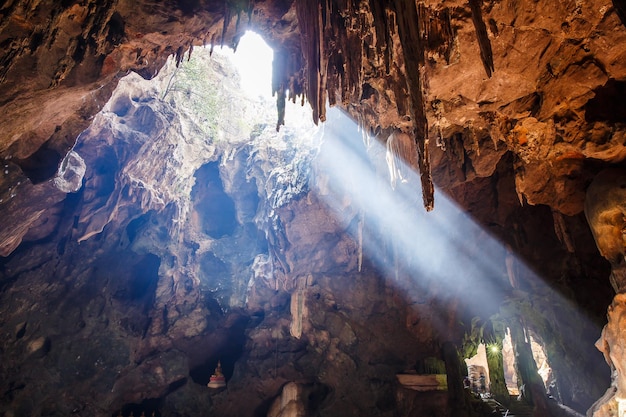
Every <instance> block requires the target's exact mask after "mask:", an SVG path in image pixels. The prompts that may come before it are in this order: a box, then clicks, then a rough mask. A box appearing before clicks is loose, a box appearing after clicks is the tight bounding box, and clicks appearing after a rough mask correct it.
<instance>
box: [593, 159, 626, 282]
mask: <svg viewBox="0 0 626 417" xmlns="http://www.w3.org/2000/svg"><path fill="white" fill-rule="evenodd" d="M585 214H586V215H587V221H588V222H589V225H590V227H591V230H592V232H593V235H594V238H595V240H596V244H597V246H598V249H599V250H600V254H602V256H604V257H605V258H606V259H607V260H608V261H609V262H611V265H612V268H613V285H614V286H615V290H616V291H618V292H623V291H624V290H625V289H626V288H625V287H624V279H623V276H624V268H625V262H626V260H625V258H624V256H625V254H626V241H625V240H624V233H625V231H626V172H624V171H623V170H621V169H608V170H605V171H603V172H601V173H600V174H599V175H598V176H597V177H596V178H595V179H594V181H593V182H592V183H591V185H590V186H589V189H588V190H587V199H586V201H585Z"/></svg>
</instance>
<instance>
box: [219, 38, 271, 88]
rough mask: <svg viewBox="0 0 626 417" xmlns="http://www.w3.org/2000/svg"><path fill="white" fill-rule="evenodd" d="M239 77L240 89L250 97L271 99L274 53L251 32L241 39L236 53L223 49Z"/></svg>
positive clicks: (261, 39)
mask: <svg viewBox="0 0 626 417" xmlns="http://www.w3.org/2000/svg"><path fill="white" fill-rule="evenodd" d="M221 52H222V53H225V54H227V55H228V56H229V57H230V59H231V61H232V62H233V63H234V64H235V68H237V71H238V72H239V75H240V76H241V88H242V89H243V91H245V92H246V93H248V94H249V95H250V97H254V98H256V97H259V96H261V97H263V98H268V99H269V98H271V97H272V60H273V59H274V51H273V50H272V48H270V47H269V46H268V45H267V43H265V41H264V40H263V38H262V37H261V36H260V35H258V34H256V33H254V32H251V31H247V32H246V34H245V35H244V36H242V37H241V40H240V41H239V44H238V45H237V52H235V53H233V52H232V50H230V49H227V48H224V49H222V50H221Z"/></svg>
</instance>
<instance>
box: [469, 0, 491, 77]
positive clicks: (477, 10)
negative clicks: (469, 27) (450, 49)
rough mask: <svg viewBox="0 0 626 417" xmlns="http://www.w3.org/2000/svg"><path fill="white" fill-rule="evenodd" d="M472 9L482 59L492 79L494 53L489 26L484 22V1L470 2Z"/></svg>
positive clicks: (473, 0)
mask: <svg viewBox="0 0 626 417" xmlns="http://www.w3.org/2000/svg"><path fill="white" fill-rule="evenodd" d="M469 3H470V8H471V9H472V21H473V22H474V29H475V30H476V37H477V38H478V46H479V47H480V58H481V59H482V61H483V65H484V67H485V71H486V72H487V76H488V77H490V78H491V73H492V72H493V71H494V66H493V53H492V52H491V42H490V41H489V36H488V35H487V26H486V25H485V22H484V21H483V12H482V9H481V6H482V3H483V2H482V0H469Z"/></svg>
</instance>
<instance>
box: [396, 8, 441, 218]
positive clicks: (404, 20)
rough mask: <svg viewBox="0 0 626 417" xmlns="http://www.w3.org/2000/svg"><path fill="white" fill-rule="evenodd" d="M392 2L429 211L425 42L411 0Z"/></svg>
mask: <svg viewBox="0 0 626 417" xmlns="http://www.w3.org/2000/svg"><path fill="white" fill-rule="evenodd" d="M393 6H394V8H395V16H396V20H397V25H398V34H399V35H400V43H401V44H402V51H403V55H404V66H405V76H406V80H407V86H408V88H409V91H410V97H411V106H410V115H411V119H412V122H413V129H412V132H411V134H412V135H413V137H414V139H415V143H416V145H417V156H418V166H419V171H420V178H421V182H422V197H423V199H424V207H426V210H428V211H430V210H432V209H433V207H434V192H435V190H434V186H433V182H432V177H431V172H430V157H429V154H428V120H427V119H426V110H425V107H424V97H423V86H422V82H423V78H424V74H423V72H422V71H423V67H424V45H423V40H422V37H421V32H422V28H421V26H422V25H421V24H420V23H421V19H420V16H419V15H418V12H417V8H416V6H415V1H413V0H395V1H394V2H393ZM416 22H417V23H418V24H416Z"/></svg>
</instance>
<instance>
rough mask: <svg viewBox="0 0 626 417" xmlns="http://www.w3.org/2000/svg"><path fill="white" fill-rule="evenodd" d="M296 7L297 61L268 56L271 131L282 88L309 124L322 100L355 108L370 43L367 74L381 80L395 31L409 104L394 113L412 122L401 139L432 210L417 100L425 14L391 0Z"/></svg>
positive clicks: (300, 1)
mask: <svg viewBox="0 0 626 417" xmlns="http://www.w3.org/2000/svg"><path fill="white" fill-rule="evenodd" d="M295 6H296V13H297V17H298V24H299V26H300V32H301V52H300V51H298V52H300V54H301V56H298V55H299V54H297V53H287V52H280V51H278V52H277V53H276V55H275V60H274V68H273V69H274V75H273V91H274V93H275V94H277V107H278V123H277V128H279V127H280V125H282V124H284V117H285V99H286V90H289V95H290V97H289V98H290V99H292V100H294V101H295V98H296V96H298V95H300V94H302V98H303V99H304V98H306V100H307V101H308V102H309V103H310V104H311V107H312V116H313V121H314V122H315V123H317V122H318V121H320V120H321V121H324V120H325V118H326V116H325V106H326V102H327V101H328V103H329V104H330V105H331V106H332V105H335V104H337V102H341V104H342V105H343V106H345V107H347V106H348V105H353V104H355V103H357V105H358V102H359V101H360V99H361V96H362V94H363V85H364V78H365V74H364V73H365V70H364V67H365V61H366V60H368V59H371V57H370V56H368V52H369V48H370V43H371V47H373V48H375V51H376V59H377V60H378V62H377V65H376V66H377V70H376V72H377V73H376V74H371V73H370V74H368V76H372V75H373V76H375V77H384V76H386V75H389V73H390V66H391V65H392V64H391V63H392V61H393V59H394V57H393V56H392V53H393V52H392V51H393V50H394V48H393V45H392V36H393V34H395V33H397V34H398V37H399V39H400V43H401V46H402V48H401V49H402V57H399V58H401V59H402V60H403V62H404V67H405V71H404V72H405V73H404V74H403V76H404V82H405V84H406V85H405V87H406V88H407V89H408V91H410V94H409V103H405V102H404V101H403V100H397V106H398V114H399V115H400V116H405V115H406V113H408V115H409V116H410V118H411V122H412V128H411V129H410V131H409V132H406V133H408V134H410V135H411V136H412V137H413V140H414V141H415V144H416V149H417V156H418V157H417V162H418V163H417V165H418V167H419V171H420V175H421V182H422V190H423V198H424V205H425V207H426V208H427V210H430V209H432V207H433V194H434V187H433V184H432V179H431V174H430V162H429V156H428V123H427V119H426V113H425V106H424V94H423V84H424V82H423V67H424V51H425V45H426V44H427V40H426V36H427V33H428V31H429V29H430V26H431V25H430V21H432V19H430V20H428V19H426V18H425V16H427V13H426V12H425V9H423V10H418V8H417V6H416V4H415V2H414V1H413V0H395V1H393V2H389V3H388V4H386V5H383V4H381V2H378V1H374V0H370V1H357V0H352V1H350V0H346V1H336V0H314V1H310V0H297V1H296V3H295ZM446 16H447V15H446ZM447 19H448V21H449V16H448V17H447ZM444 26H446V25H444ZM446 27H447V26H446ZM449 32H450V33H451V30H449ZM438 35H440V34H439V33H438ZM437 47H440V43H439V44H438V45H437ZM301 60H304V64H305V68H304V71H303V70H302V67H303V65H302V62H301Z"/></svg>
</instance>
